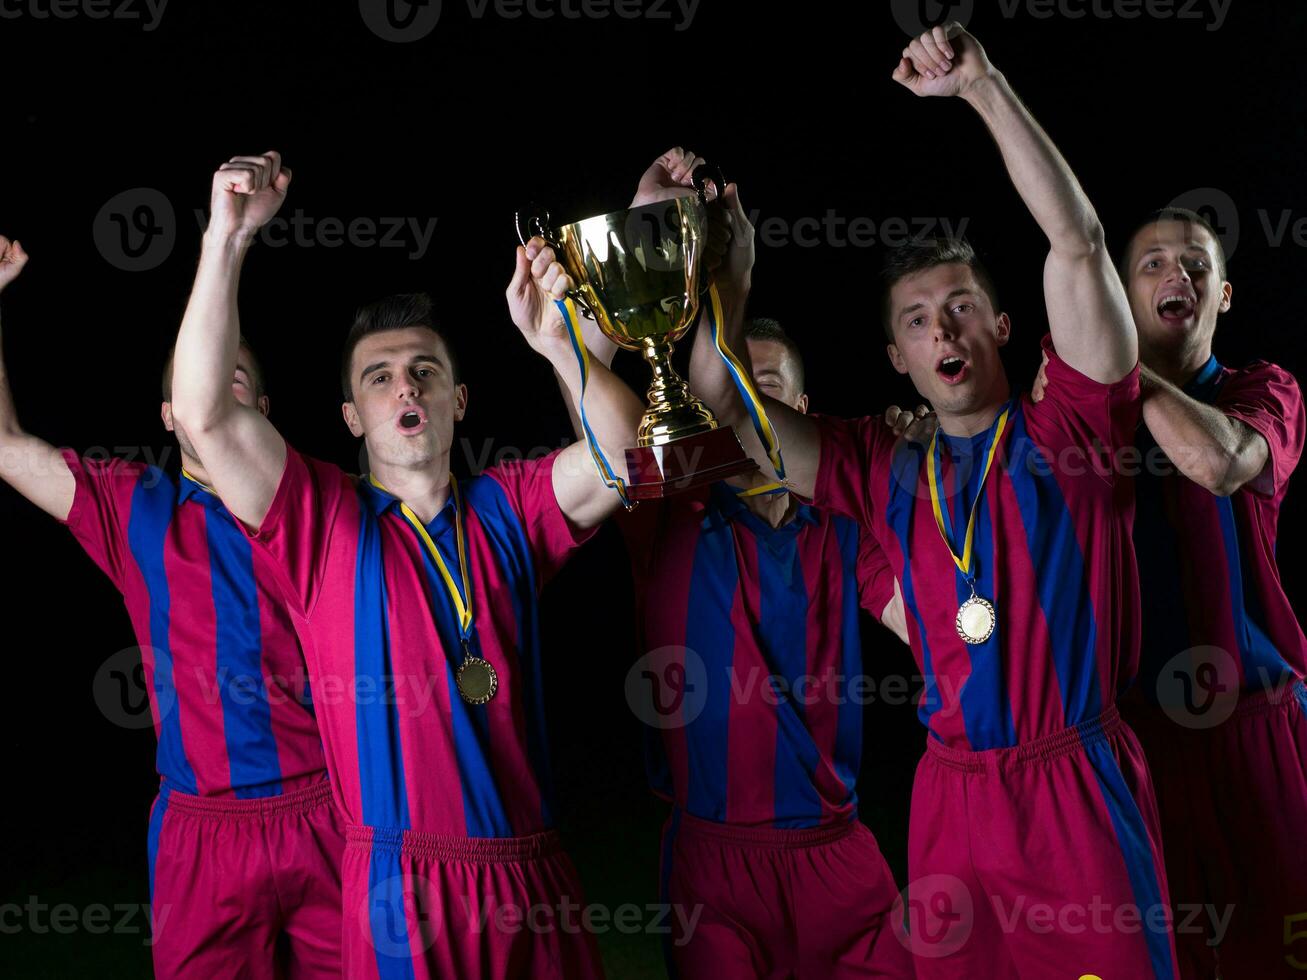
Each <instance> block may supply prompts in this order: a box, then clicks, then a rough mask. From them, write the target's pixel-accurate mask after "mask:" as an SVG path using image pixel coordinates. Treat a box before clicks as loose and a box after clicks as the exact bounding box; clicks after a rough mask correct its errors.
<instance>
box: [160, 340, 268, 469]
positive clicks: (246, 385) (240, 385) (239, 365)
mask: <svg viewBox="0 0 1307 980" xmlns="http://www.w3.org/2000/svg"><path fill="white" fill-rule="evenodd" d="M256 376H257V374H256V372H255V370H254V359H253V358H252V357H251V356H250V352H249V351H248V350H246V349H245V348H244V347H242V348H240V349H239V350H238V351H237V352H236V371H235V373H234V374H233V375H232V379H231V393H232V394H233V395H235V396H236V400H237V401H238V402H240V403H241V404H242V405H245V406H247V407H248V408H257V409H258V410H259V411H260V412H262V413H263V414H264V415H267V414H268V396H267V395H258V394H256V393H255V389H256V384H255V380H254V379H255V377H256ZM162 415H163V427H164V428H165V429H167V430H168V431H169V432H171V433H172V434H173V435H175V436H176V437H177V444H178V445H179V446H181V448H182V452H183V453H185V454H186V455H187V456H189V457H190V458H191V459H199V456H198V455H197V454H196V452H195V448H194V446H193V445H192V443H191V440H190V437H189V436H188V435H186V432H185V430H184V429H182V428H181V427H179V426H178V425H177V423H176V422H175V421H174V420H173V417H172V402H170V401H167V402H164V403H163V406H162Z"/></svg>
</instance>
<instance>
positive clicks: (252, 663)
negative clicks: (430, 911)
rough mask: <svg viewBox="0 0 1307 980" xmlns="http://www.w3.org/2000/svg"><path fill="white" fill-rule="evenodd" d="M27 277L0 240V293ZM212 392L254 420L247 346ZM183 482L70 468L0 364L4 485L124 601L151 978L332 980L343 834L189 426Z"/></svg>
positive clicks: (261, 401)
mask: <svg viewBox="0 0 1307 980" xmlns="http://www.w3.org/2000/svg"><path fill="white" fill-rule="evenodd" d="M26 262H27V255H26V253H25V252H24V251H23V249H22V246H21V245H20V244H19V243H18V242H12V243H11V242H9V241H8V240H6V239H4V238H0V289H3V288H4V287H5V285H6V284H8V283H9V282H10V281H12V280H13V279H14V278H15V277H16V276H17V275H18V274H19V272H20V271H21V270H22V268H23V266H24V265H25V264H26ZM233 346H234V357H233V358H232V361H231V363H230V364H229V365H228V366H227V368H226V371H225V373H224V375H223V377H222V378H221V379H218V382H219V383H220V385H221V387H222V389H223V391H224V394H225V395H226V397H228V398H230V399H231V400H232V402H234V403H235V404H238V405H240V406H241V407H242V410H243V411H248V412H250V413H251V414H253V415H257V416H258V417H259V418H261V419H262V418H264V416H265V415H266V414H267V411H268V396H267V395H266V394H265V393H264V386H263V376H262V372H261V371H260V370H259V366H258V363H257V361H256V360H255V358H254V354H253V352H252V351H251V350H250V348H249V347H248V346H247V345H246V344H245V343H244V342H243V341H237V342H236V343H235V344H234V345H233ZM172 373H173V372H172V364H171V362H170V363H169V365H168V367H167V368H166V369H165V371H164V377H163V408H162V413H163V422H164V425H165V426H166V427H167V428H168V429H169V431H171V432H173V433H174V434H175V435H176V437H177V442H178V445H179V446H180V447H181V455H182V471H181V475H180V476H179V477H174V476H173V475H172V474H170V473H165V472H164V471H162V470H160V469H159V468H157V467H154V466H146V465H144V464H142V463H129V462H124V461H122V460H117V459H112V460H108V461H103V460H93V459H83V458H80V457H79V456H78V455H77V454H76V453H74V452H73V451H71V450H68V449H64V450H60V449H56V448H55V447H53V446H51V445H49V444H48V443H46V442H44V441H43V440H41V439H39V438H37V437H35V436H32V435H29V434H27V433H25V432H24V431H23V430H22V428H21V427H20V426H19V424H18V420H17V417H16V415H15V413H14V406H13V399H12V397H11V395H10V393H9V386H8V383H7V381H6V379H5V376H4V368H3V364H0V476H3V478H4V479H5V481H6V482H8V483H9V484H10V485H11V486H13V487H14V489H16V490H17V491H18V492H19V493H21V494H22V495H23V496H25V497H26V498H27V499H28V500H30V501H32V503H34V504H36V505H37V506H38V507H40V508H41V509H42V510H44V511H46V512H47V513H49V514H51V515H52V516H54V517H55V518H57V519H58V520H60V521H62V522H64V523H65V524H67V525H68V528H69V530H71V531H72V532H73V535H74V536H75V537H76V538H77V540H78V542H79V543H80V544H81V545H82V547H83V548H85V549H86V551H87V553H88V554H89V555H90V556H91V558H92V559H93V560H94V561H95V563H96V564H97V565H98V566H99V567H100V569H101V570H102V571H103V572H104V573H105V574H106V575H108V576H109V578H110V580H111V581H112V582H113V583H114V585H115V586H117V588H118V591H119V592H121V593H122V596H123V602H124V604H125V605H126V607H127V612H128V615H129V616H130V617H131V621H132V627H133V629H134V630H135V631H136V636H137V639H138V640H139V642H140V648H141V659H142V665H143V667H144V675H145V680H146V688H147V691H148V694H149V703H150V711H151V714H152V715H153V718H154V731H155V736H156V737H157V738H158V745H159V747H158V754H157V756H156V759H157V762H156V767H157V769H158V772H159V795H158V798H157V799H156V800H155V802H154V808H153V809H152V810H151V812H150V825H149V838H148V849H149V861H150V904H151V909H152V915H151V918H152V920H153V923H154V933H155V934H154V937H153V945H152V946H151V952H152V955H153V958H154V973H155V976H157V977H160V978H165V977H167V978H171V977H194V976H205V977H218V976H242V977H251V978H269V980H271V978H272V977H280V976H289V977H335V976H340V859H341V854H342V852H343V850H344V846H345V839H344V833H343V828H342V827H341V826H340V820H339V818H338V816H337V814H336V809H335V807H334V806H333V804H332V800H331V787H330V785H329V784H328V782H327V774H326V763H325V759H324V756H323V749H322V741H321V739H320V738H319V736H318V726H317V722H316V720H315V718H314V709H313V703H312V700H311V699H310V697H309V687H308V685H307V681H306V676H305V666H304V657H303V654H302V653H301V650H300V644H299V641H298V640H297V638H296V634H295V631H294V629H293V627H292V621H291V616H290V612H289V610H288V609H287V606H286V603H285V601H284V600H283V598H282V592H281V589H280V588H279V586H278V584H277V583H278V579H277V575H276V571H275V569H274V566H273V562H272V560H271V559H270V558H269V557H268V556H266V555H264V554H262V553H261V552H259V551H258V550H257V549H252V548H251V547H250V543H249V541H248V540H247V539H246V537H245V534H244V533H243V532H242V530H241V528H240V526H239V525H238V524H237V523H236V521H235V520H234V519H233V518H232V515H231V513H229V512H228V509H227V507H226V506H225V503H224V501H223V500H222V499H221V498H220V497H219V496H218V495H216V494H215V493H214V491H213V490H212V489H211V479H212V477H211V475H210V473H209V471H208V469H207V468H206V467H205V465H204V464H203V463H202V462H201V458H200V456H199V455H197V453H196V448H195V442H194V441H193V440H192V439H191V438H190V434H189V432H188V431H187V429H186V427H185V425H183V424H181V423H179V422H178V421H177V420H176V419H174V417H173V414H172V404H171V398H172V390H173V379H172Z"/></svg>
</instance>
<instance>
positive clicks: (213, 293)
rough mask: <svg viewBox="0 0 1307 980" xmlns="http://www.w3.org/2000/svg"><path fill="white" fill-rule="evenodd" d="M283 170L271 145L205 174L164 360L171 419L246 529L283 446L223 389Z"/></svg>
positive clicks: (267, 496) (279, 466)
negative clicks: (248, 268) (196, 243)
mask: <svg viewBox="0 0 1307 980" xmlns="http://www.w3.org/2000/svg"><path fill="white" fill-rule="evenodd" d="M290 177H291V174H290V171H289V170H287V169H286V168H284V167H282V165H281V157H280V155H279V154H277V153H273V152H270V153H265V154H263V155H262V156H248V157H233V158H232V159H231V161H229V162H228V163H224V164H223V165H222V166H221V167H219V168H218V172H217V173H215V174H214V175H213V189H212V194H211V197H210V217H209V227H208V229H207V230H206V231H205V233H204V241H203V246H202V248H201V250H200V264H199V269H198V270H197V271H196V274H195V286H194V287H193V288H192V290H191V298H190V302H189V303H188V304H187V307H186V314H185V316H184V317H183V318H182V325H181V331H180V332H179V333H178V335H177V352H176V355H175V358H174V361H173V399H172V411H173V418H174V419H175V420H176V421H177V423H178V424H179V425H180V426H182V428H184V429H185V430H186V433H187V435H188V436H189V437H190V440H191V442H192V443H193V444H194V446H195V451H196V453H198V455H199V457H200V459H201V460H203V462H204V467H205V469H206V470H207V471H208V474H209V478H210V480H211V481H212V483H213V488H214V490H216V491H217V493H218V496H219V497H221V498H222V501H223V503H224V504H225V505H226V507H227V509H228V510H229V511H231V513H232V514H234V515H235V516H236V517H237V518H238V519H239V520H240V521H242V522H243V523H244V524H246V525H247V526H248V527H251V528H258V526H259V525H260V524H261V523H262V522H263V518H264V517H265V516H266V515H267V513H268V509H269V507H271V506H272V501H273V497H274V496H275V495H276V492H277V485H278V483H279V482H280V480H281V474H282V470H283V469H284V468H285V465H286V445H285V443H284V442H283V441H282V438H281V436H280V435H279V434H278V432H277V430H276V429H275V428H273V426H272V423H271V422H269V421H268V420H267V418H266V417H265V416H264V415H263V414H262V413H261V412H259V411H258V410H257V409H255V408H251V407H247V406H245V405H242V404H241V403H240V402H239V401H237V399H236V397H235V396H234V395H233V394H232V389H231V379H232V375H233V374H234V373H235V370H236V354H237V350H238V348H239V346H240V320H239V317H238V313H237V307H236V294H237V290H238V287H239V284H240V273H241V267H242V265H244V262H245V254H246V252H248V251H249V247H250V244H251V243H252V241H253V238H254V234H255V233H256V232H257V231H258V230H259V228H261V227H262V226H263V225H264V224H265V223H266V222H267V221H268V220H269V219H271V218H272V216H273V215H275V214H276V213H277V210H278V209H279V208H280V207H281V203H282V201H283V200H284V199H285V196H286V188H287V187H288V186H289V185H290Z"/></svg>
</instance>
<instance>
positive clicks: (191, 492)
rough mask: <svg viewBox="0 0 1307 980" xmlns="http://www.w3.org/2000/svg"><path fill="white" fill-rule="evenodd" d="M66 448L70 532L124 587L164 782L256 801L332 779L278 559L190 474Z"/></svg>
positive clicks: (198, 792)
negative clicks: (255, 543) (253, 542)
mask: <svg viewBox="0 0 1307 980" xmlns="http://www.w3.org/2000/svg"><path fill="white" fill-rule="evenodd" d="M63 457H64V460H65V461H66V462H67V464H68V468H69V469H70V470H71V471H72V473H73V477H74V479H75V481H76V491H75V494H74V497H73V506H72V510H71V511H69V514H68V518H67V524H68V527H69V530H71V531H72V533H73V535H74V537H76V539H77V541H78V542H79V543H80V544H81V545H82V547H83V548H85V549H86V552H87V553H88V554H89V555H90V556H91V558H92V559H93V560H94V561H95V563H96V564H97V565H98V566H99V567H100V568H101V570H103V571H104V573H105V574H106V575H108V576H109V578H110V579H112V581H113V583H114V585H116V586H117V587H118V591H119V592H121V593H122V597H123V602H124V604H125V605H126V607H127V612H128V615H129V616H130V617H131V622H132V627H133V629H134V630H135V632H136V637H137V640H138V642H139V643H140V649H141V662H142V666H143V668H144V677H145V685H146V690H147V692H148V694H149V700H150V711H151V714H152V716H153V720H154V731H155V735H156V736H157V738H158V753H157V757H156V758H157V763H156V766H157V769H158V771H159V775H160V776H161V777H162V780H163V783H164V785H165V786H166V787H169V788H171V789H172V790H175V791H179V792H182V793H190V794H193V795H198V796H214V797H221V796H229V797H237V798H256V797H267V796H275V795H278V794H280V793H283V792H287V791H290V790H293V789H298V788H300V787H302V786H305V785H308V784H309V783H311V782H317V781H320V780H322V779H323V778H325V765H326V762H325V758H324V754H323V749H322V741H321V738H320V737H319V735H318V725H317V721H316V719H315V717H314V706H313V701H312V697H311V693H310V690H311V689H310V687H309V684H308V675H307V671H306V669H305V661H304V656H303V654H302V652H301V647H300V642H299V639H298V637H297V635H296V632H295V628H294V624H293V622H292V619H291V616H290V613H289V611H288V609H287V608H286V604H285V602H284V601H283V599H282V596H281V590H280V588H279V586H278V584H277V578H276V573H275V569H274V568H273V565H272V562H271V561H270V560H269V559H268V558H267V557H266V556H264V555H261V554H259V553H258V551H256V550H255V549H252V548H251V547H250V543H249V541H248V539H247V538H246V536H245V534H244V532H243V530H242V528H241V527H240V525H239V524H238V522H237V521H236V520H235V519H234V518H233V517H232V516H231V514H229V513H228V512H227V509H226V508H225V507H223V505H222V502H221V501H220V500H219V499H218V498H217V497H215V496H214V495H213V494H211V493H209V492H208V491H207V490H205V489H204V488H203V487H202V486H201V485H200V484H198V483H196V482H195V481H193V480H191V479H189V478H187V477H185V476H181V477H173V476H171V475H170V474H168V473H165V472H164V471H162V470H160V469H158V468H157V467H153V466H145V465H143V464H139V463H129V462H124V461H122V460H117V459H111V460H107V461H101V460H92V459H82V458H80V457H79V456H78V455H77V454H76V453H75V452H73V451H72V450H67V449H66V450H64V451H63Z"/></svg>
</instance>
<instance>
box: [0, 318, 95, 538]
mask: <svg viewBox="0 0 1307 980" xmlns="http://www.w3.org/2000/svg"><path fill="white" fill-rule="evenodd" d="M2 346H3V332H2V331H0V348H2ZM0 479H3V480H4V481H5V482H6V483H8V484H9V485H10V486H11V487H13V488H14V489H15V490H17V491H18V492H19V493H20V494H22V495H23V496H24V497H26V498H27V499H28V500H30V501H31V502H32V503H34V504H36V506H38V507H40V508H41V509H42V510H44V511H45V512H46V513H48V514H50V515H51V516H52V517H55V518H58V519H59V520H61V521H63V520H67V519H68V514H69V512H70V511H71V510H72V507H73V497H74V495H75V494H76V490H77V487H76V482H75V481H74V480H73V474H72V471H70V470H69V469H68V464H67V463H66V462H64V458H63V454H62V453H61V452H60V451H59V450H58V449H57V448H56V447H54V446H52V445H50V444H49V443H48V442H46V441H45V440H44V439H40V438H37V437H36V436H33V435H29V434H28V433H26V432H24V431H23V428H22V426H21V425H19V423H18V413H17V411H16V410H15V408H14V398H13V392H12V391H11V390H10V387H9V375H8V374H7V372H6V371H5V364H4V358H3V356H2V354H0Z"/></svg>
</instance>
